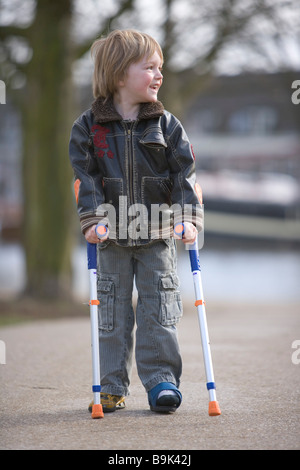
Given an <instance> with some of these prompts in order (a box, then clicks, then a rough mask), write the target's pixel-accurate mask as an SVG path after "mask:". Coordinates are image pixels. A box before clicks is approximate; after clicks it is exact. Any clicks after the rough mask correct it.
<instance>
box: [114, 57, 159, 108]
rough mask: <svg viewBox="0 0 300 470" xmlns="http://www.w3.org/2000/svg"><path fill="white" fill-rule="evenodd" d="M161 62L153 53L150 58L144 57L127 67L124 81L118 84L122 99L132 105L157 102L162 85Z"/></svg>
mask: <svg viewBox="0 0 300 470" xmlns="http://www.w3.org/2000/svg"><path fill="white" fill-rule="evenodd" d="M161 70H162V61H161V58H160V56H159V54H158V52H155V53H154V54H153V55H152V56H151V57H150V58H146V57H144V58H143V59H142V60H140V61H139V62H136V63H133V64H131V65H130V66H129V68H128V70H127V73H126V76H125V78H124V80H121V81H120V83H119V87H120V89H119V90H120V92H121V93H122V97H123V99H124V98H125V99H127V101H130V102H131V103H132V104H137V103H147V102H155V101H157V93H158V90H159V89H160V87H161V84H162V79H163V76H162V73H161Z"/></svg>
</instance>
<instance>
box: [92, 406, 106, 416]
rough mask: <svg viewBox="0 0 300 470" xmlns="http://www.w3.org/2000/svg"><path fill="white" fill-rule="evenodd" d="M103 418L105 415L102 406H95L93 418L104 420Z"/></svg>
mask: <svg viewBox="0 0 300 470" xmlns="http://www.w3.org/2000/svg"><path fill="white" fill-rule="evenodd" d="M103 417H104V413H103V409H102V405H93V407H92V418H93V419H99V418H103Z"/></svg>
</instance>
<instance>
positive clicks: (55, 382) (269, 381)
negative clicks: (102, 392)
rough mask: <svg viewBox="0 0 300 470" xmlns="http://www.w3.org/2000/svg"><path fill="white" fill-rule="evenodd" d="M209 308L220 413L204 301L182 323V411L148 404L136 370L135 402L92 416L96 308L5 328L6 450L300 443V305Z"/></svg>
mask: <svg viewBox="0 0 300 470" xmlns="http://www.w3.org/2000/svg"><path fill="white" fill-rule="evenodd" d="M207 315H208V326H209V332H210V339H211V347H212V355H213V363H214V369H215V379H216V384H217V398H218V401H219V403H220V406H221V410H222V415H221V416H220V417H214V418H211V417H209V416H208V414H207V404H208V394H207V391H206V387H205V377H204V369H203V362H202V351H201V345H200V339H199V338H200V335H199V328H198V320H197V314H196V310H195V309H193V310H192V311H186V313H185V316H184V318H183V319H182V321H181V323H180V325H179V335H180V344H181V349H182V354H183V361H184V371H183V376H182V386H181V391H182V393H183V403H182V405H181V407H180V408H179V410H178V411H177V412H176V413H175V414H173V415H158V414H156V413H153V412H151V411H150V410H149V409H148V404H147V399H146V394H145V393H144V390H143V388H142V386H141V384H140V382H139V379H138V377H137V374H136V369H135V368H134V370H133V376H132V385H131V396H130V397H129V398H128V399H127V408H126V409H125V410H122V411H118V412H115V413H112V414H110V415H107V414H106V415H105V416H104V418H103V419H101V420H92V419H91V417H90V415H89V413H88V412H87V405H88V403H89V400H90V398H91V393H90V384H91V358H90V330H89V318H88V314H87V317H86V318H82V319H78V318H76V319H62V320H53V321H37V322H32V323H28V324H23V325H18V326H12V327H6V328H2V329H0V340H2V341H4V342H5V344H6V364H5V365H1V364H0V391H1V397H0V448H1V449H50V450H55V449H109V450H114V449H115V450H124V449H126V450H132V451H134V450H167V451H172V450H173V449H174V450H175V449H176V450H194V449H198V450H199V449H200V450H201V449H299V448H300V419H299V418H300V400H299V398H300V397H299V392H300V364H293V362H292V354H293V352H294V358H295V359H296V362H298V361H297V359H300V352H299V354H298V355H297V351H296V350H295V349H292V343H293V342H294V341H295V340H297V339H298V340H300V319H299V305H293V306H287V305H282V306H279V305H277V306H273V307H272V306H270V305H269V306H255V305H235V304H232V305H226V306H220V305H208V306H207ZM294 362H295V361H294Z"/></svg>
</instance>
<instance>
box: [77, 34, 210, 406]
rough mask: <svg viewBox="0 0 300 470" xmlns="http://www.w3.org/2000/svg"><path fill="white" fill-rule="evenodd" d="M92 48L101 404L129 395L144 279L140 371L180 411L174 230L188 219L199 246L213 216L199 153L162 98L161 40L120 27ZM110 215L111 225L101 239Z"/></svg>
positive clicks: (81, 170) (82, 172) (85, 124)
mask: <svg viewBox="0 0 300 470" xmlns="http://www.w3.org/2000/svg"><path fill="white" fill-rule="evenodd" d="M92 54H93V56H94V60H95V69H94V76H93V92H94V97H95V101H94V103H93V105H92V107H91V109H89V110H88V111H86V112H84V113H83V114H82V115H81V116H80V117H79V118H78V119H77V120H76V121H75V123H74V125H73V128H72V133H71V139H70V159H71V164H72V167H73V170H74V173H75V180H76V187H77V191H76V192H77V204H78V214H79V218H80V223H81V229H82V232H83V234H84V235H85V238H86V240H87V241H88V242H90V243H98V266H99V267H98V299H99V301H100V306H99V340H100V361H101V402H102V405H103V410H104V411H114V410H115V409H116V408H119V407H122V406H124V400H125V397H126V396H127V395H129V383H130V373H131V365H132V355H133V342H134V338H133V329H134V324H135V317H134V312H133V308H132V291H133V283H134V280H135V283H136V287H137V290H138V301H137V307H136V326H137V329H136V338H135V339H136V345H135V357H136V363H137V371H138V374H139V377H140V380H141V382H142V384H143V386H144V387H145V390H146V392H147V393H148V402H149V405H150V409H151V410H153V411H157V412H173V411H175V410H176V409H177V408H178V407H179V406H180V403H181V400H182V396H181V393H180V391H179V389H178V387H179V384H180V377H181V371H182V361H181V355H180V351H179V346H178V338H177V329H176V323H177V322H178V321H179V319H180V317H181V315H182V303H181V298H180V293H179V281H178V277H177V274H176V242H175V240H174V236H173V230H174V224H175V223H177V222H184V224H185V232H184V236H183V242H184V243H193V242H194V240H195V238H196V236H197V233H198V231H200V230H202V222H203V220H202V219H203V214H202V210H201V205H200V201H199V199H198V197H197V193H196V191H195V184H196V182H195V166H194V158H193V152H192V148H191V145H190V143H189V141H188V138H187V136H186V134H185V132H184V129H183V128H182V126H181V124H180V122H179V121H178V120H177V119H176V118H175V117H174V116H173V115H172V114H170V113H169V112H167V111H166V110H164V108H163V105H162V104H161V103H160V102H159V101H158V100H157V93H158V90H159V88H160V87H161V85H162V80H163V76H162V65H163V54H162V50H161V48H160V46H159V44H158V43H157V42H156V41H155V40H154V39H153V38H152V37H150V36H149V35H147V34H144V33H140V32H137V31H134V30H116V31H113V32H112V33H110V34H109V35H108V36H107V37H106V38H101V39H99V40H97V41H95V43H94V44H93V46H92ZM100 221H102V222H103V223H104V224H106V225H107V227H108V231H107V234H106V236H105V237H103V238H102V239H100V240H99V239H98V237H97V235H96V233H95V227H96V224H97V223H99V222H100ZM166 221H167V222H166Z"/></svg>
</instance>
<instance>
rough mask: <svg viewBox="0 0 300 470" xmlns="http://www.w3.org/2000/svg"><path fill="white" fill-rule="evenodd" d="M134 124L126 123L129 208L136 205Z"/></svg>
mask: <svg viewBox="0 0 300 470" xmlns="http://www.w3.org/2000/svg"><path fill="white" fill-rule="evenodd" d="M133 126H134V122H132V123H126V132H127V149H128V186H129V204H128V207H130V206H131V205H133V204H134V199H135V198H134V167H133V142H132V130H133ZM131 244H132V246H133V245H135V242H134V240H131Z"/></svg>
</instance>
